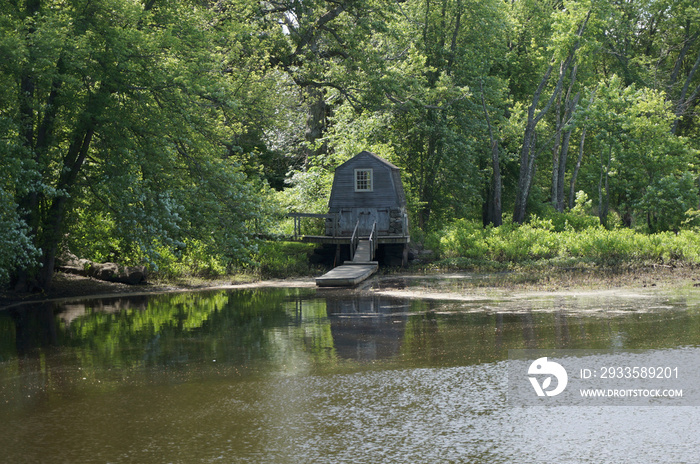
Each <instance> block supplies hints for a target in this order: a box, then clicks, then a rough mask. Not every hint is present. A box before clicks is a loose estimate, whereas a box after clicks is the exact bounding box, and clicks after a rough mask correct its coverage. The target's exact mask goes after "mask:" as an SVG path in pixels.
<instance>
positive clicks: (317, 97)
mask: <svg viewBox="0 0 700 464" xmlns="http://www.w3.org/2000/svg"><path fill="white" fill-rule="evenodd" d="M306 95H307V96H306V102H307V108H308V112H307V115H306V132H305V133H304V140H305V142H306V147H305V148H304V167H306V166H307V165H308V163H309V160H310V159H313V158H316V157H318V156H319V155H321V154H323V153H325V152H326V146H325V144H324V145H322V146H320V147H316V146H315V145H316V141H317V140H318V139H320V138H321V137H322V136H323V131H324V130H325V128H326V113H327V111H328V105H327V104H326V100H325V98H324V95H323V90H320V89H317V88H308V89H307V94H306Z"/></svg>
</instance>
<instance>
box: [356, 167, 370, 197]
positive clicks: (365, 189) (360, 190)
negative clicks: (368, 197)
mask: <svg viewBox="0 0 700 464" xmlns="http://www.w3.org/2000/svg"><path fill="white" fill-rule="evenodd" d="M362 172H364V173H367V179H362V182H366V183H367V188H360V179H359V178H358V175H359V174H360V173H362ZM354 185H355V191H356V192H373V191H374V170H373V169H368V168H364V169H355V178H354Z"/></svg>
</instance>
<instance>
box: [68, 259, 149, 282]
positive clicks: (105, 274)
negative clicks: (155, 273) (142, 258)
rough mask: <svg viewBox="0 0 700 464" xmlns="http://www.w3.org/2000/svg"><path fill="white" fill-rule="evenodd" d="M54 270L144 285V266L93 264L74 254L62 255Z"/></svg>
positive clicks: (109, 280) (108, 280)
mask: <svg viewBox="0 0 700 464" xmlns="http://www.w3.org/2000/svg"><path fill="white" fill-rule="evenodd" d="M56 270H57V271H61V272H66V273H68V274H77V275H81V276H84V277H92V278H94V279H98V280H104V281H107V282H119V283H123V284H128V285H138V284H142V283H146V277H147V275H146V267H145V266H120V265H119V264H117V263H95V262H93V261H90V260H89V259H81V258H78V257H77V256H75V255H74V254H72V253H70V252H68V253H64V254H63V255H62V256H61V257H60V258H59V260H58V263H57V265H56Z"/></svg>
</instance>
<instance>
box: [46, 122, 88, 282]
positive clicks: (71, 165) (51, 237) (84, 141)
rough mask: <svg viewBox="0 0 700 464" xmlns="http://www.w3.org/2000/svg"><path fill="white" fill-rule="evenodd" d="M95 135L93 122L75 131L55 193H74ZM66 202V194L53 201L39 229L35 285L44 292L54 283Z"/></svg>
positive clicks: (86, 123) (82, 125)
mask: <svg viewBox="0 0 700 464" xmlns="http://www.w3.org/2000/svg"><path fill="white" fill-rule="evenodd" d="M94 134H95V129H94V121H93V120H92V119H90V120H88V121H86V122H85V124H79V129H77V130H76V133H75V135H74V136H73V141H72V142H71V144H70V147H69V148H68V152H67V153H66V156H65V157H64V159H63V170H62V172H61V176H60V178H59V181H58V184H57V187H58V188H57V190H59V191H64V192H71V190H73V187H74V186H75V182H76V180H77V177H78V173H79V172H80V169H81V168H82V166H83V163H84V162H85V158H86V157H87V154H88V151H89V149H90V143H91V142H92V137H93V135H94ZM68 199H69V196H68V195H66V194H62V195H59V196H57V197H56V198H54V199H53V201H52V202H51V206H50V207H49V210H48V213H47V215H46V218H45V219H44V221H43V224H42V227H41V236H40V237H39V244H40V246H41V249H42V250H43V255H42V258H41V265H42V267H41V270H40V271H39V274H38V276H37V285H38V286H39V288H41V289H43V290H48V288H49V287H50V286H51V280H52V279H53V273H54V266H55V263H56V253H57V252H58V245H59V244H60V242H61V236H62V228H63V219H64V218H65V215H66V210H67V205H68Z"/></svg>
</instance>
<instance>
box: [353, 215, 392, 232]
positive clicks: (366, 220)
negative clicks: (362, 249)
mask: <svg viewBox="0 0 700 464" xmlns="http://www.w3.org/2000/svg"><path fill="white" fill-rule="evenodd" d="M357 218H358V219H359V220H360V227H359V233H360V236H361V237H369V234H370V233H371V232H372V226H373V225H374V223H375V222H376V223H377V233H379V231H382V232H386V231H388V230H389V210H388V209H377V208H359V209H358V211H357Z"/></svg>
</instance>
